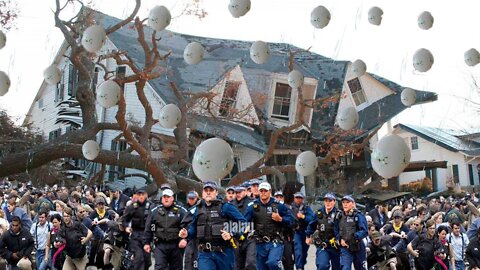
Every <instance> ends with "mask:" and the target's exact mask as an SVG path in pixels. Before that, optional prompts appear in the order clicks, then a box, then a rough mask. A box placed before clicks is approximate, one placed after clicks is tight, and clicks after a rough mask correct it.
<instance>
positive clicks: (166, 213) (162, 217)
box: [144, 204, 187, 270]
mask: <svg viewBox="0 0 480 270" xmlns="http://www.w3.org/2000/svg"><path fill="white" fill-rule="evenodd" d="M186 214H187V210H185V208H183V207H181V206H179V205H175V204H174V205H171V206H169V207H165V206H164V205H162V204H161V205H159V206H157V207H156V208H154V209H152V211H151V212H150V215H148V217H147V222H146V224H145V236H144V239H145V242H144V244H145V245H150V244H151V243H152V240H154V241H155V250H154V256H155V269H156V270H159V269H170V270H176V269H177V270H181V269H183V262H182V260H181V258H183V251H184V250H183V249H181V248H179V247H178V243H179V241H180V237H179V236H178V233H179V232H180V229H181V228H182V227H185V226H184V225H183V226H182V220H183V219H184V217H185V215H186Z"/></svg>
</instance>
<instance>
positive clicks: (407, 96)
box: [400, 88, 417, 107]
mask: <svg viewBox="0 0 480 270" xmlns="http://www.w3.org/2000/svg"><path fill="white" fill-rule="evenodd" d="M400 98H401V101H402V103H403V105H405V106H407V107H410V106H412V105H413V104H415V101H416V100H417V91H415V90H413V89H412V88H405V89H403V91H402V94H401V95H400Z"/></svg>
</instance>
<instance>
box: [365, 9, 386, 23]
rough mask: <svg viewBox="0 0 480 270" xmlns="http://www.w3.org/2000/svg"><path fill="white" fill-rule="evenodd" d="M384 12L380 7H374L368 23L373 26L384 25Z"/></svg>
mask: <svg viewBox="0 0 480 270" xmlns="http://www.w3.org/2000/svg"><path fill="white" fill-rule="evenodd" d="M382 15H383V10H382V9H381V8H379V7H372V8H370V10H369V11H368V21H369V22H370V23H371V24H373V25H380V24H381V23H382Z"/></svg>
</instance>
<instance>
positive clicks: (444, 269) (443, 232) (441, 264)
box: [434, 218, 454, 270]
mask: <svg viewBox="0 0 480 270" xmlns="http://www.w3.org/2000/svg"><path fill="white" fill-rule="evenodd" d="M434 220H435V221H436V219H435V218H434ZM447 233H448V228H447V227H445V226H443V225H441V226H439V227H438V228H437V238H438V240H439V241H440V243H441V244H442V245H441V246H440V248H439V249H438V250H437V251H436V252H435V261H436V265H435V269H436V270H448V269H449V268H448V265H449V260H448V259H449V257H450V253H451V249H450V245H449V243H448V241H447ZM453 269H454V268H453Z"/></svg>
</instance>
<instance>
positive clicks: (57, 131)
mask: <svg viewBox="0 0 480 270" xmlns="http://www.w3.org/2000/svg"><path fill="white" fill-rule="evenodd" d="M60 135H62V129H61V128H57V129H55V130H52V131H50V133H48V140H49V141H52V140H55V139H56V138H58V137H60Z"/></svg>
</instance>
